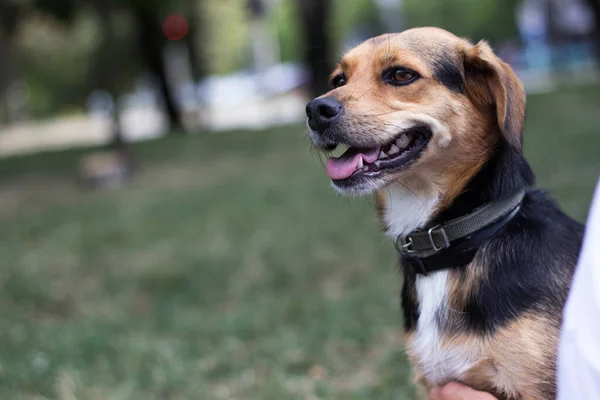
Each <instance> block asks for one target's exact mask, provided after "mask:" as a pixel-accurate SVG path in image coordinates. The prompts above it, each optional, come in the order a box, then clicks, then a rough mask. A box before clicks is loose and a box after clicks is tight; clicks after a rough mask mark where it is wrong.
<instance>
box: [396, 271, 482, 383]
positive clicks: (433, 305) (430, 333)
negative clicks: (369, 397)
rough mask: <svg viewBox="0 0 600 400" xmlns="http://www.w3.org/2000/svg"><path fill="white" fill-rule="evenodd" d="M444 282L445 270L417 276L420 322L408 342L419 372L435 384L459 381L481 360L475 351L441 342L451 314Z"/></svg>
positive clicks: (445, 278)
mask: <svg viewBox="0 0 600 400" xmlns="http://www.w3.org/2000/svg"><path fill="white" fill-rule="evenodd" d="M447 283H448V271H447V270H442V271H438V272H434V273H433V274H430V275H429V276H417V280H416V289H417V299H418V302H419V320H418V322H417V328H416V331H415V333H414V335H413V337H412V340H411V341H410V343H407V346H408V351H409V353H410V354H411V357H412V358H413V359H414V360H415V361H416V362H417V364H418V367H419V369H420V372H421V373H422V374H423V375H424V377H425V378H427V380H428V381H429V382H430V383H432V384H435V385H442V384H445V383H447V382H449V381H451V380H456V379H460V378H461V377H462V376H463V375H464V373H465V372H467V371H468V370H469V369H470V368H471V367H472V366H473V365H474V364H475V363H476V362H477V361H478V360H479V359H480V354H479V351H478V349H474V348H468V347H466V346H465V347H463V346H456V345H454V346H450V345H447V344H446V345H444V344H443V343H442V338H441V331H442V329H443V324H444V323H445V321H446V319H447V316H448V314H447V313H448V312H451V311H450V310H449V308H448V303H447V299H448V297H447V296H448V289H447Z"/></svg>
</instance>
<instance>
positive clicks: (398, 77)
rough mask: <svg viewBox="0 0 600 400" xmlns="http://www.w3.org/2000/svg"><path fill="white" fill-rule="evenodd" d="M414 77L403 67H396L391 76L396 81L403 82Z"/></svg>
mask: <svg viewBox="0 0 600 400" xmlns="http://www.w3.org/2000/svg"><path fill="white" fill-rule="evenodd" d="M414 77H415V74H414V73H413V72H410V71H405V70H403V69H397V70H396V71H394V75H393V76H392V79H394V80H395V81H396V82H402V83H404V82H407V81H410V80H411V79H412V78H414Z"/></svg>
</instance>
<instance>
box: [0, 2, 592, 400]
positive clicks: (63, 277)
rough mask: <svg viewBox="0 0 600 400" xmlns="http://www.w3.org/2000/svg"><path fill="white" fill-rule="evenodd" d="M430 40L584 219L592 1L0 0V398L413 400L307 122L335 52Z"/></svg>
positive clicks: (357, 219)
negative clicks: (503, 108) (523, 122)
mask: <svg viewBox="0 0 600 400" xmlns="http://www.w3.org/2000/svg"><path fill="white" fill-rule="evenodd" d="M423 25H433V26H439V27H443V28H446V29H449V30H451V31H452V32H454V33H456V34H458V35H462V36H469V37H470V38H471V39H472V40H473V41H478V40H480V39H482V38H484V39H487V40H488V41H490V43H491V44H492V45H493V47H494V49H495V50H496V52H497V53H498V54H499V55H500V56H501V57H502V58H503V59H504V60H505V61H507V62H509V63H510V64H511V65H512V66H513V67H514V68H515V69H516V70H517V72H518V74H519V76H520V77H521V78H522V80H523V81H524V83H525V86H526V88H527V91H528V117H527V127H526V134H525V151H526V153H527V156H528V158H529V160H530V162H531V163H532V165H533V167H534V170H535V171H536V173H537V175H538V182H539V184H540V186H543V187H545V188H547V189H548V190H549V191H550V192H551V193H552V195H554V196H555V197H556V198H557V199H558V200H559V202H560V204H561V205H562V206H563V207H564V208H565V209H566V210H567V212H568V213H569V214H570V215H572V216H573V217H575V218H577V219H578V220H580V221H584V220H585V217H586V215H587V212H588V206H589V203H590V199H591V195H592V191H593V187H594V185H595V183H596V180H597V179H598V175H599V173H600V157H599V156H598V151H599V150H598V149H599V148H600V129H599V128H598V127H599V126H600V112H599V111H600V108H599V107H600V70H599V69H598V66H599V65H600V64H599V60H600V1H599V0H352V1H349V0H0V399H59V400H73V399H232V400H233V399H238V400H243V399H267V400H268V399H273V400H275V399H311V400H312V399H374V398H376V399H412V398H414V390H413V388H412V387H411V385H410V384H409V383H408V382H409V367H408V365H407V362H406V360H405V357H404V354H403V345H402V334H401V332H402V321H401V313H400V306H399V296H398V293H399V289H400V284H401V282H400V278H399V275H398V274H397V270H396V268H397V259H396V254H395V252H394V249H393V246H392V243H391V242H390V241H389V240H388V239H386V238H385V237H384V236H383V235H382V234H381V233H380V232H379V230H378V226H377V221H376V218H375V215H376V213H375V211H374V206H373V201H371V200H370V199H361V200H359V199H347V198H341V197H340V196H337V195H335V194H334V192H333V190H331V189H330V188H329V182H328V179H327V177H326V174H325V173H324V171H323V167H322V165H321V163H320V162H319V159H318V156H315V155H314V154H312V155H311V153H310V152H309V142H308V140H307V139H306V137H305V135H306V129H305V128H304V125H303V124H304V105H305V103H306V102H307V100H308V99H310V98H312V97H313V96H315V95H316V94H320V93H322V92H323V91H324V90H326V85H327V83H326V81H327V75H328V74H329V72H330V71H331V69H332V67H333V64H334V62H335V60H336V59H337V58H338V57H339V56H340V55H341V54H342V53H343V52H344V51H345V50H347V49H348V48H350V47H351V46H353V45H356V44H358V43H360V42H361V41H362V40H364V39H367V38H369V37H371V36H374V35H377V34H380V33H384V32H395V31H401V30H403V29H406V28H409V27H413V26H423Z"/></svg>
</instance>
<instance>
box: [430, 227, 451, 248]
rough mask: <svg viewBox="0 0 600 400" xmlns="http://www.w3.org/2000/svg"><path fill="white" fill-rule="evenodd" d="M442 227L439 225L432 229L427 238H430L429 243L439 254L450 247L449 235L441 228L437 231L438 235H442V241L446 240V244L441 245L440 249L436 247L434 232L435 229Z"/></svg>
mask: <svg viewBox="0 0 600 400" xmlns="http://www.w3.org/2000/svg"><path fill="white" fill-rule="evenodd" d="M440 226H441V225H439V224H438V225H436V226H434V227H433V228H430V229H429V230H428V231H427V236H429V243H430V244H431V248H432V250H433V251H434V252H436V253H437V252H439V251H440V250H443V249H445V248H448V247H450V240H448V235H446V231H445V230H444V228H440V229H439V230H438V231H437V233H439V234H440V235H441V237H442V239H443V240H444V244H443V245H441V246H440V247H437V246H436V245H435V240H434V239H433V231H434V230H435V229H438V228H439V227H440Z"/></svg>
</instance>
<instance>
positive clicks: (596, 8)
mask: <svg viewBox="0 0 600 400" xmlns="http://www.w3.org/2000/svg"><path fill="white" fill-rule="evenodd" d="M587 3H588V5H589V6H590V9H591V10H592V15H593V16H594V22H595V25H596V29H595V37H594V44H595V45H596V59H597V60H598V63H600V0H587Z"/></svg>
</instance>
